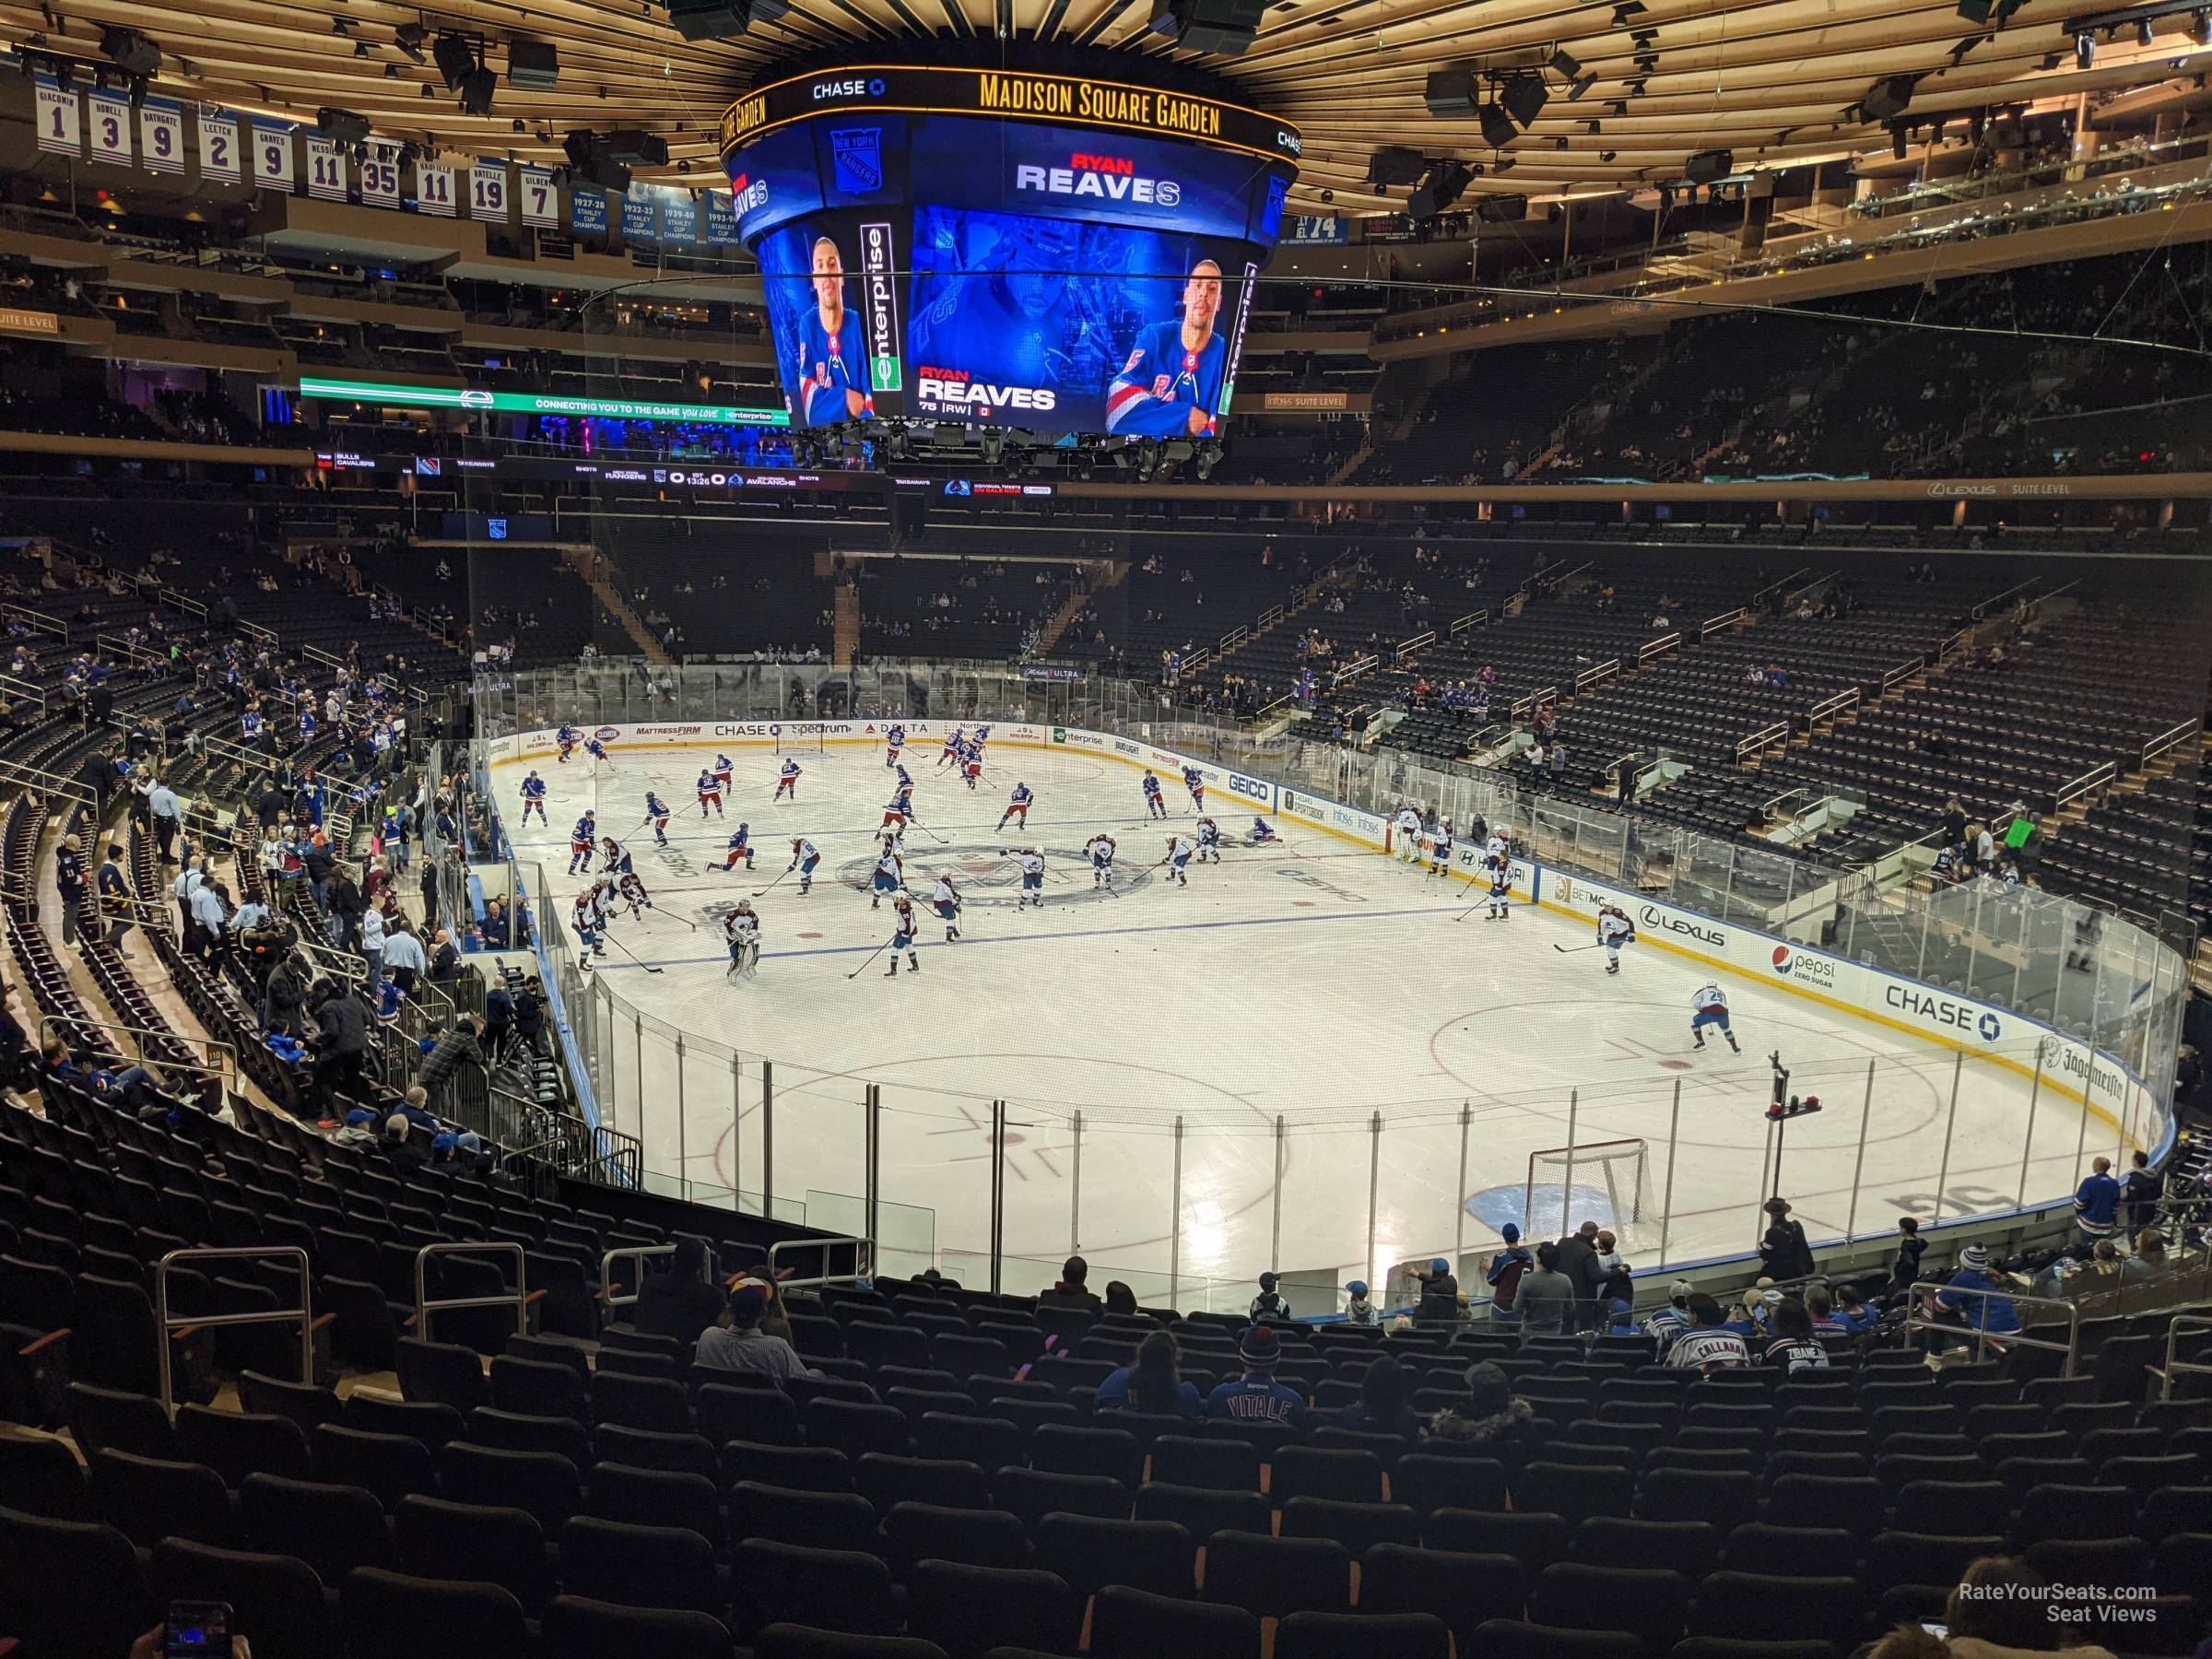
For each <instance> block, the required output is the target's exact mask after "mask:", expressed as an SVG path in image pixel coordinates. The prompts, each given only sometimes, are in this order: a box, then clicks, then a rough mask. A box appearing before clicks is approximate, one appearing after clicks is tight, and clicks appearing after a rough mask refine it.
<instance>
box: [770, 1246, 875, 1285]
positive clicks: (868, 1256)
mask: <svg viewBox="0 0 2212 1659" xmlns="http://www.w3.org/2000/svg"><path fill="white" fill-rule="evenodd" d="M834 1244H851V1245H853V1247H854V1249H853V1272H851V1273H825V1274H821V1275H819V1276H818V1277H814V1278H792V1279H781V1280H778V1283H780V1284H782V1286H784V1287H785V1288H802V1287H806V1286H812V1285H854V1284H858V1283H859V1282H860V1281H861V1280H862V1279H864V1278H872V1277H875V1270H876V1241H875V1240H873V1239H864V1238H861V1237H860V1236H859V1235H857V1234H852V1233H847V1234H841V1235H840V1236H839V1237H837V1238H833V1239H778V1240H777V1241H775V1242H774V1243H773V1244H771V1245H770V1246H769V1247H768V1277H770V1278H771V1279H772V1278H775V1277H776V1256H777V1254H778V1253H780V1252H782V1251H785V1250H822V1251H826V1250H828V1249H829V1248H830V1246H831V1245H834ZM863 1252H865V1262H866V1264H867V1271H866V1272H865V1273H864V1272H862V1271H861V1270H860V1268H861V1263H862V1261H863V1259H864V1257H863V1254H862V1253H863Z"/></svg>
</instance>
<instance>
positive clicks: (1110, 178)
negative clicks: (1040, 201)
mask: <svg viewBox="0 0 2212 1659" xmlns="http://www.w3.org/2000/svg"><path fill="white" fill-rule="evenodd" d="M1014 188H1015V189H1017V190H1037V191H1042V192H1043V193H1044V194H1047V195H1065V196H1097V197H1098V198H1099V199H1100V201H1104V202H1132V203H1136V204H1140V205H1143V206H1152V207H1172V206H1176V205H1177V204H1178V203H1180V202H1181V201H1182V185H1181V184H1179V183H1177V182H1175V181H1174V180H1173V179H1143V178H1138V177H1135V175H1133V174H1129V173H1122V172H1101V171H1098V170H1097V169H1094V168H1088V167H1032V166H1030V165H1029V164H1027V163H1022V164H1019V165H1017V166H1016V168H1015V169H1014Z"/></svg>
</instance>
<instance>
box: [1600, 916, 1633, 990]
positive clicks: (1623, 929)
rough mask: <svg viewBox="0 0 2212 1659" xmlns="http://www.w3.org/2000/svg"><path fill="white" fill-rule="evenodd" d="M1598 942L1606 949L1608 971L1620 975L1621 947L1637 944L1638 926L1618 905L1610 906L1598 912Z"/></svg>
mask: <svg viewBox="0 0 2212 1659" xmlns="http://www.w3.org/2000/svg"><path fill="white" fill-rule="evenodd" d="M1597 942H1598V943H1599V944H1600V945H1603V946H1604V947H1606V972H1607V973H1618V972H1619V971H1620V947H1622V946H1623V945H1633V944H1635V943H1636V924H1634V923H1633V922H1631V921H1630V920H1629V916H1628V912H1626V911H1624V910H1622V909H1621V908H1620V907H1619V906H1618V905H1617V904H1608V905H1606V907H1605V908H1604V909H1602V910H1600V911H1599V912H1597Z"/></svg>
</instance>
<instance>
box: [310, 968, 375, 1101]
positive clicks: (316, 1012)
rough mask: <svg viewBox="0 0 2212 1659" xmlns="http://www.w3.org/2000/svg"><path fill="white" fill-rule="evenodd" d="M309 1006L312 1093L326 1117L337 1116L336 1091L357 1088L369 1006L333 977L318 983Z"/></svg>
mask: <svg viewBox="0 0 2212 1659" xmlns="http://www.w3.org/2000/svg"><path fill="white" fill-rule="evenodd" d="M320 987H321V988H320V989H319V990H317V991H314V992H311V993H310V994H309V996H308V1006H309V1009H310V1011H311V1012H312V1014H313V1016H314V1021H315V1031H314V1039H313V1047H314V1051H315V1092H316V1096H317V1103H318V1104H319V1105H320V1106H321V1108H322V1112H323V1116H324V1118H326V1119H328V1118H333V1117H335V1115H336V1112H335V1107H336V1103H337V1097H338V1094H339V1091H340V1090H342V1089H344V1090H351V1089H355V1088H359V1087H360V1081H361V1065H362V1064H363V1062H364V1061H365V1060H366V1059H367V1058H368V1054H369V1008H368V1006H367V1005H366V1004H365V1003H363V1002H362V1001H361V1000H360V998H359V997H358V996H356V995H354V994H353V993H352V992H351V991H349V990H347V988H346V986H345V985H343V984H342V983H340V982H338V981H336V980H324V981H322V982H320Z"/></svg>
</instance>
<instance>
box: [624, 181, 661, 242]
mask: <svg viewBox="0 0 2212 1659" xmlns="http://www.w3.org/2000/svg"><path fill="white" fill-rule="evenodd" d="M653 206H654V204H653V193H652V191H651V190H649V189H647V188H646V187H645V186H643V185H640V186H639V187H638V188H636V189H634V190H630V191H627V192H625V193H624V194H623V196H622V240H623V241H659V240H660V234H661V219H660V215H659V214H657V213H655V212H654V211H653Z"/></svg>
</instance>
